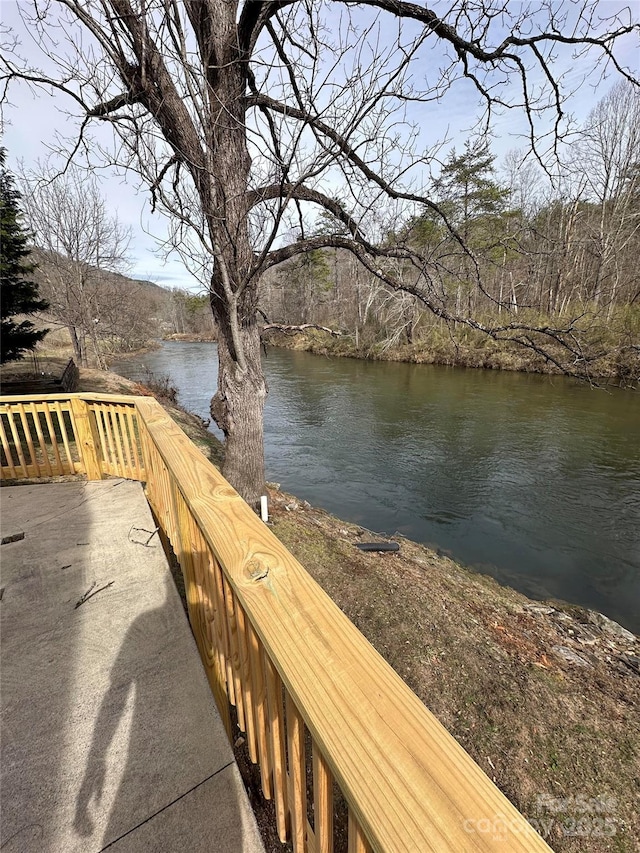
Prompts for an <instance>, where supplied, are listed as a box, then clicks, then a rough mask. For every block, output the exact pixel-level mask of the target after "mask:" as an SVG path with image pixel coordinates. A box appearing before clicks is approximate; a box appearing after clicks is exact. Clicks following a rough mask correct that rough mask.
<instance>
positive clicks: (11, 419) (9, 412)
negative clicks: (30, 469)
mask: <svg viewBox="0 0 640 853" xmlns="http://www.w3.org/2000/svg"><path fill="white" fill-rule="evenodd" d="M7 418H8V420H9V429H10V430H11V437H12V438H13V446H14V447H15V449H16V453H17V454H18V459H19V460H20V465H19V466H16V468H20V469H21V471H20V474H21V475H22V476H23V477H26V476H28V474H27V460H26V459H25V458H24V451H23V449H22V442H21V441H20V436H19V435H18V430H17V429H16V422H15V418H14V411H13V408H11V409H7ZM23 472H24V473H23ZM36 476H37V475H36Z"/></svg>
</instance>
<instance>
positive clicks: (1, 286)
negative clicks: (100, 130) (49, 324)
mask: <svg viewBox="0 0 640 853" xmlns="http://www.w3.org/2000/svg"><path fill="white" fill-rule="evenodd" d="M5 156H6V152H5V149H4V148H0V318H1V322H2V334H1V335H0V362H2V363H4V362H5V361H16V360H17V359H19V358H22V357H23V355H24V353H25V352H26V351H27V350H31V349H33V348H34V347H35V345H36V344H37V343H38V341H40V340H42V338H43V337H44V336H45V335H46V333H47V332H48V331H49V330H48V329H44V330H42V331H38V330H37V329H36V328H35V326H34V324H33V323H31V322H30V321H29V320H22V321H21V322H19V323H16V322H15V321H14V320H13V319H12V318H13V317H14V316H15V315H16V314H30V313H32V312H33V311H44V310H45V309H46V308H47V307H48V305H47V303H46V302H45V301H44V300H43V299H40V298H39V297H38V287H37V285H36V284H35V283H34V282H32V281H29V279H28V276H29V275H31V273H32V272H33V270H34V269H35V265H34V264H32V263H29V261H28V257H29V255H30V253H31V250H30V249H29V247H28V245H27V241H28V234H27V232H26V231H25V230H24V228H23V226H22V223H21V222H20V217H21V212H20V206H19V201H20V193H19V192H18V190H16V188H15V186H14V179H13V175H11V174H10V173H9V172H8V171H7V170H6V168H5Z"/></svg>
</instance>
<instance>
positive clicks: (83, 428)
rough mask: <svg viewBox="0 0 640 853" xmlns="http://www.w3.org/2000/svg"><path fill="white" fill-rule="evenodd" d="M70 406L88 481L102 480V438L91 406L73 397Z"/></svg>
mask: <svg viewBox="0 0 640 853" xmlns="http://www.w3.org/2000/svg"><path fill="white" fill-rule="evenodd" d="M70 406H71V417H72V422H73V429H74V432H75V434H76V443H77V445H78V450H79V451H80V458H81V459H82V464H83V465H84V470H85V473H86V475H87V479H88V480H101V479H102V465H101V462H100V438H99V436H98V429H97V426H96V425H95V423H94V420H93V418H92V416H91V412H90V411H89V405H88V404H87V403H86V402H85V400H81V399H79V398H78V397H73V398H72V399H71V400H70Z"/></svg>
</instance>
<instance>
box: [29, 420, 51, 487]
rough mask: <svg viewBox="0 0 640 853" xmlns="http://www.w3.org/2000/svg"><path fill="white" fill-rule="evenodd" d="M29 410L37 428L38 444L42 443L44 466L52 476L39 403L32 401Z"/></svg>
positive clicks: (41, 450)
mask: <svg viewBox="0 0 640 853" xmlns="http://www.w3.org/2000/svg"><path fill="white" fill-rule="evenodd" d="M29 411H30V412H31V414H32V415H33V424H34V426H35V428H36V435H37V436H38V444H39V445H40V452H41V453H42V464H43V466H44V470H45V474H46V475H47V476H48V477H51V476H52V474H53V471H52V469H51V461H50V460H49V453H48V451H47V445H46V443H45V440H44V435H43V433H42V425H41V423H40V414H39V411H38V407H37V405H36V404H35V403H31V405H30V406H29Z"/></svg>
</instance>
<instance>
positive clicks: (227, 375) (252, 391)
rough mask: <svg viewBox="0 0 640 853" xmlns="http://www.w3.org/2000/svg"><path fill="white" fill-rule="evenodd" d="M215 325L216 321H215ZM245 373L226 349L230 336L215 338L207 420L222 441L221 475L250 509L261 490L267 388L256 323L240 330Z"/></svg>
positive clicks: (262, 484)
mask: <svg viewBox="0 0 640 853" xmlns="http://www.w3.org/2000/svg"><path fill="white" fill-rule="evenodd" d="M218 323H220V321H219V320H218ZM239 334H240V338H241V346H242V349H243V353H244V358H245V360H246V369H245V370H244V371H243V370H242V369H241V368H239V366H238V363H237V360H236V359H235V358H234V354H233V352H232V350H231V349H230V347H229V338H230V335H228V334H223V333H222V331H220V333H219V336H218V391H217V393H216V395H215V397H214V398H213V399H212V401H211V407H210V411H211V417H212V418H213V419H214V420H215V422H216V423H217V424H218V426H219V427H220V429H221V430H222V431H223V433H224V435H225V439H226V443H225V457H224V464H223V468H222V473H223V474H224V476H225V477H226V478H227V480H229V482H231V483H233V485H234V486H235V488H236V489H237V490H238V491H239V492H240V493H241V494H242V496H243V497H244V499H245V500H246V501H247V503H248V504H249V505H250V506H252V507H253V508H254V509H257V507H258V506H259V505H260V495H261V494H263V486H264V452H263V439H264V430H263V417H262V415H263V411H264V402H265V399H266V396H267V385H266V382H265V379H264V374H263V372H262V362H261V358H260V347H261V344H260V330H259V327H258V324H257V322H255V320H254V322H253V323H252V324H251V325H249V326H247V327H245V328H242V329H240V331H239Z"/></svg>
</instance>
